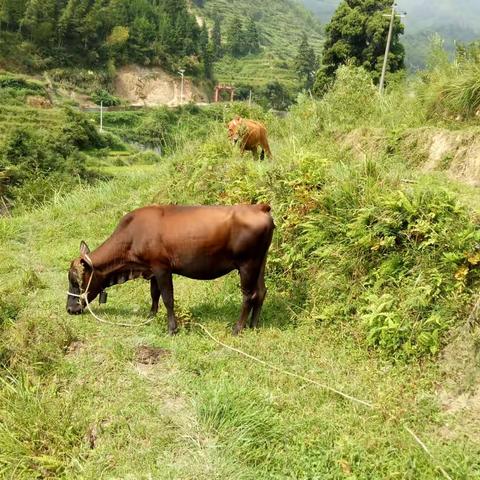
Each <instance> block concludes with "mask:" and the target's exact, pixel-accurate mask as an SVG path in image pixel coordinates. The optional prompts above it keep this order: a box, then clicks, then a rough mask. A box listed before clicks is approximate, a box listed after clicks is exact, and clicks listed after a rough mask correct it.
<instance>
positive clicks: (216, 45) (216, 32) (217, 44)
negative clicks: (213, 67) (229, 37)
mask: <svg viewBox="0 0 480 480" xmlns="http://www.w3.org/2000/svg"><path fill="white" fill-rule="evenodd" d="M212 44H213V54H214V57H215V59H219V58H221V57H222V55H223V48H222V29H221V20H220V17H219V16H218V15H215V17H214V18H213V29H212Z"/></svg>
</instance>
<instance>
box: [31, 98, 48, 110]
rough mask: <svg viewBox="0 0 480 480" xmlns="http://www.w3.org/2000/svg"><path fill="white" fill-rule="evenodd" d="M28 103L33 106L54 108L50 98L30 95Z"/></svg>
mask: <svg viewBox="0 0 480 480" xmlns="http://www.w3.org/2000/svg"><path fill="white" fill-rule="evenodd" d="M27 105H28V106H29V107H32V108H43V109H45V108H52V103H51V102H50V100H49V99H48V98H45V97H38V96H35V95H30V96H28V97H27Z"/></svg>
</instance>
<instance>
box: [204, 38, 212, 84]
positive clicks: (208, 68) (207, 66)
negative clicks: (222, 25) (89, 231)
mask: <svg viewBox="0 0 480 480" xmlns="http://www.w3.org/2000/svg"><path fill="white" fill-rule="evenodd" d="M214 61H215V46H214V45H213V42H212V41H210V42H208V46H207V49H206V50H205V53H204V54H203V74H204V76H205V78H206V79H208V80H212V79H213V62H214Z"/></svg>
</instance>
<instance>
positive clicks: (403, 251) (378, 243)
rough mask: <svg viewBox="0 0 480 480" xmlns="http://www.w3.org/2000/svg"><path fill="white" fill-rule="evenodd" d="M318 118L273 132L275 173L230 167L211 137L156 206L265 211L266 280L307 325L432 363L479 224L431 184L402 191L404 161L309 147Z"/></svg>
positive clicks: (316, 141)
mask: <svg viewBox="0 0 480 480" xmlns="http://www.w3.org/2000/svg"><path fill="white" fill-rule="evenodd" d="M338 91H339V90H338V89H337V90H335V89H333V90H332V95H336V93H335V92H338ZM354 95H358V94H357V93H354ZM332 98H333V97H332ZM337 98H338V97H337ZM357 99H358V97H357ZM328 101H329V102H333V100H328ZM352 103H353V100H352ZM329 105H331V104H329ZM369 105H370V106H371V111H373V110H374V108H375V104H374V102H373V101H372V102H370V103H369ZM324 106H325V103H324V102H320V103H318V102H311V101H308V100H306V99H305V100H302V99H300V101H299V103H298V105H297V106H295V107H294V108H293V110H292V113H291V114H290V115H289V117H288V119H287V120H286V121H285V122H286V123H284V124H283V125H282V127H281V128H279V131H281V132H282V133H283V135H285V142H286V143H285V145H286V147H284V148H286V149H285V150H281V151H280V152H278V151H277V152H275V151H274V154H275V157H276V159H275V163H274V164H268V165H267V164H266V163H253V162H250V161H248V160H246V159H245V158H240V157H239V156H238V155H237V154H235V156H234V157H232V152H234V150H232V148H231V146H230V145H229V144H228V142H227V141H226V139H225V138H224V137H223V135H222V134H221V132H220V131H219V128H220V126H217V127H216V128H215V129H213V130H212V133H211V135H210V136H208V137H207V139H206V140H205V141H204V142H203V143H202V144H201V145H195V146H194V147H192V148H186V150H185V151H184V152H183V153H181V154H178V155H177V156H176V157H175V158H174V160H173V163H172V165H171V169H170V172H169V176H168V178H169V180H168V182H167V184H166V185H164V187H163V189H162V193H160V194H159V200H160V199H161V200H162V201H166V200H169V201H173V202H178V203H202V204H215V203H227V204H229V203H257V202H265V201H266V202H269V203H271V204H272V206H273V212H274V218H275V222H276V225H277V229H276V233H275V236H274V243H273V245H272V251H271V255H270V258H269V264H268V265H269V267H268V268H269V275H268V278H270V282H272V284H274V285H275V288H276V289H277V290H280V291H283V292H284V294H290V295H291V296H292V301H293V299H294V301H295V303H296V304H298V302H303V303H304V304H305V308H306V310H305V312H306V313H304V314H303V319H304V320H303V321H305V322H313V323H314V324H318V323H323V322H329V323H331V322H339V321H350V322H358V324H359V326H360V327H361V329H362V331H363V332H364V334H365V341H366V343H367V344H368V345H370V346H372V347H375V348H379V349H381V351H383V352H385V353H386V354H388V355H390V356H395V357H404V358H410V357H417V356H422V355H431V354H435V353H437V352H438V351H439V349H440V348H441V346H442V344H443V342H444V340H445V336H446V332H448V331H449V329H450V328H451V327H452V325H454V324H456V323H458V322H460V321H462V318H464V316H465V312H466V310H467V309H468V307H469V305H470V299H471V295H472V293H473V292H474V291H475V288H476V287H477V286H478V284H479V280H480V276H479V272H478V271H477V269H476V265H477V264H478V263H480V260H479V259H480V256H479V255H478V254H477V251H476V245H477V244H478V241H479V240H480V234H479V233H478V225H477V222H476V221H475V219H474V217H473V216H472V214H471V213H470V212H469V211H468V210H467V209H466V208H465V207H463V206H461V205H460V204H459V203H458V202H457V200H456V199H455V197H454V196H453V195H452V194H451V193H449V192H448V191H446V190H444V189H439V188H438V185H436V184H431V183H429V182H428V181H427V179H422V178H420V181H419V182H418V183H415V184H409V183H402V182H401V181H399V180H398V178H402V177H401V176H402V175H403V172H404V169H405V166H404V165H403V163H402V160H400V161H398V160H397V159H396V158H395V157H393V158H389V159H388V160H387V159H386V158H383V159H381V160H378V161H373V160H371V159H368V158H367V159H365V160H356V159H354V158H352V157H351V156H350V155H349V154H348V153H345V152H342V151H339V150H338V147H337V146H336V145H335V144H333V143H332V142H331V137H328V136H325V135H323V136H318V135H316V133H315V132H316V131H318V130H319V129H321V127H322V124H323V121H324V119H325V116H326V115H332V116H331V117H330V118H334V116H333V115H337V114H336V113H332V110H328V109H327V111H325V110H324V109H322V108H323V107H324ZM340 108H343V107H340ZM368 109H370V107H369V106H368V105H367V111H368ZM357 111H359V110H358V109H357ZM341 115H343V114H341ZM339 118H340V117H339ZM341 118H347V121H350V120H351V122H352V123H355V117H354V116H351V117H347V116H346V114H345V116H342V117H341ZM348 119H350V120H348ZM299 126H303V130H302V129H301V127H299ZM276 128H277V127H276V124H275V122H273V121H272V120H271V121H270V131H272V130H273V131H274V130H275V129H276ZM290 142H291V143H290ZM291 144H293V145H296V146H297V151H296V154H295V156H294V157H292V155H291V151H290V149H289V147H290V145H291ZM299 145H302V147H299ZM226 159H227V160H226ZM477 257H478V258H477Z"/></svg>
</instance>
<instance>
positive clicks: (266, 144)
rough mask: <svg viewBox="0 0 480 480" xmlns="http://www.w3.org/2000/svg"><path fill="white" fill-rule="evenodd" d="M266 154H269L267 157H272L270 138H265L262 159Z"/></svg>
mask: <svg viewBox="0 0 480 480" xmlns="http://www.w3.org/2000/svg"><path fill="white" fill-rule="evenodd" d="M265 154H267V157H268V158H270V159H272V158H273V156H272V151H271V150H270V145H269V144H268V140H267V139H265V145H263V146H262V157H261V158H262V160H263V159H264V158H265Z"/></svg>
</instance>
